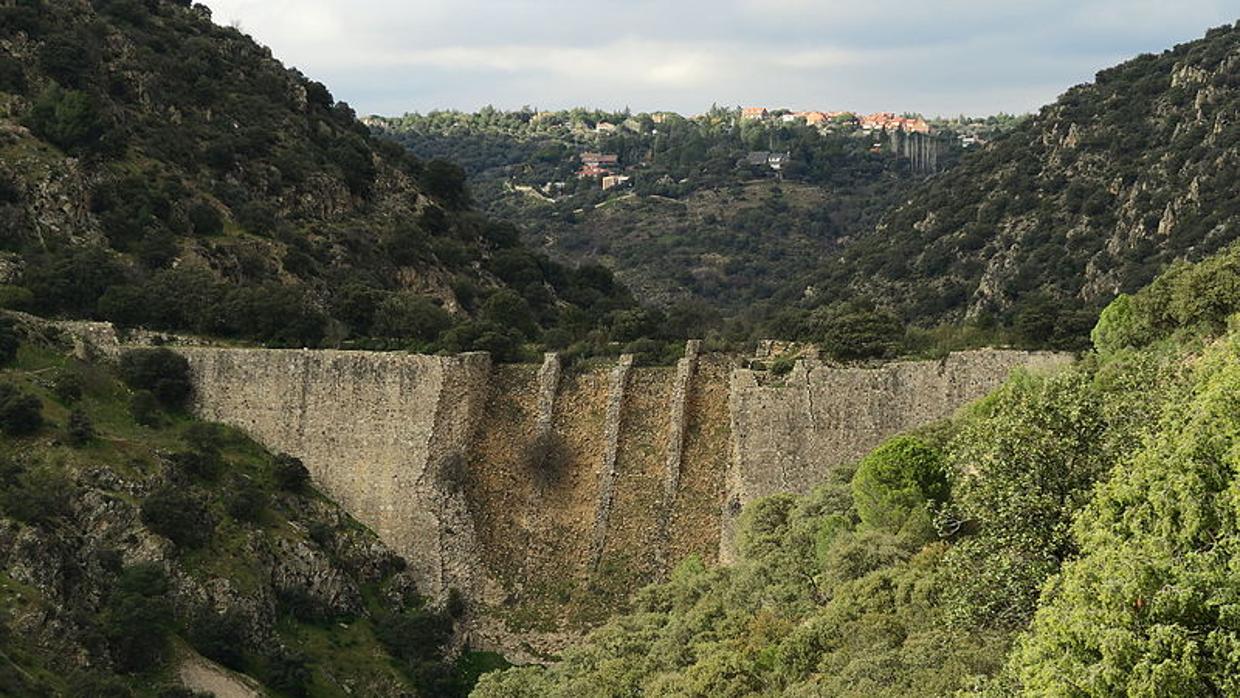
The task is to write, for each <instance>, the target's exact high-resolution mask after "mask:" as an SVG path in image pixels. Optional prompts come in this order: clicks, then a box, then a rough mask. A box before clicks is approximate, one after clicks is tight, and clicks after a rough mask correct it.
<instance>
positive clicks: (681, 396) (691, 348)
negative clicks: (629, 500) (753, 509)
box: [655, 339, 702, 579]
mask: <svg viewBox="0 0 1240 698" xmlns="http://www.w3.org/2000/svg"><path fill="white" fill-rule="evenodd" d="M701 347H702V341H701V340H699V339H691V340H689V341H688V342H686V343H685V355H684V358H682V359H680V360H679V361H677V362H676V378H675V382H674V383H673V384H672V396H671V400H670V405H669V410H668V431H667V459H666V461H665V462H664V470H663V501H662V502H661V506H660V509H659V527H658V533H657V536H658V538H657V540H656V547H655V573H656V574H657V575H658V576H659V578H660V579H662V578H664V577H666V576H667V545H668V531H669V529H670V527H671V520H672V509H673V508H674V507H675V505H676V492H677V490H679V489H680V468H681V465H682V461H683V459H684V454H685V427H686V415H687V412H686V404H687V403H688V401H689V387H690V383H691V382H692V380H693V374H694V372H695V371H696V370H697V362H698V352H699V351H700V350H701Z"/></svg>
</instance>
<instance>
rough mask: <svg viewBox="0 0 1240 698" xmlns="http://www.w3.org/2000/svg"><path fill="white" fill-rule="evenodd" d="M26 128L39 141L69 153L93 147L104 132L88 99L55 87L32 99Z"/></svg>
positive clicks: (103, 126)
mask: <svg viewBox="0 0 1240 698" xmlns="http://www.w3.org/2000/svg"><path fill="white" fill-rule="evenodd" d="M26 125H27V126H29V127H30V130H31V131H33V132H34V133H35V134H36V135H38V136H39V137H40V138H44V139H46V140H48V141H50V142H51V143H54V144H55V145H57V146H60V147H61V148H63V149H65V150H70V151H76V150H79V149H82V148H84V147H87V146H89V145H91V144H93V143H94V142H96V141H98V140H99V137H100V136H102V135H103V133H104V131H105V130H106V129H107V122H106V121H105V120H104V118H103V116H102V114H101V113H100V111H99V108H98V107H97V106H96V105H95V101H94V100H93V99H92V98H91V97H90V95H88V94H86V93H85V92H79V91H77V90H65V89H62V88H61V87H60V86H58V85H55V84H53V85H50V86H48V87H47V88H45V89H44V90H43V91H42V92H41V93H39V96H38V97H36V98H35V100H34V103H33V104H32V105H31V106H30V113H29V114H28V115H27V117H26Z"/></svg>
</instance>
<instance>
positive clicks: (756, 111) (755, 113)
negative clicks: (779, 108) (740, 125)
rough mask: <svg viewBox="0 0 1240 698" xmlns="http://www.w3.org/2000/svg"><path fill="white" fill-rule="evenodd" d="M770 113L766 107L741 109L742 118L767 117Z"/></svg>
mask: <svg viewBox="0 0 1240 698" xmlns="http://www.w3.org/2000/svg"><path fill="white" fill-rule="evenodd" d="M770 114H771V113H770V112H769V111H767V109H766V107H745V108H744V109H741V118H742V119H765V118H766V117H768V116H770Z"/></svg>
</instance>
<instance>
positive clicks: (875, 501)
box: [852, 436, 948, 537]
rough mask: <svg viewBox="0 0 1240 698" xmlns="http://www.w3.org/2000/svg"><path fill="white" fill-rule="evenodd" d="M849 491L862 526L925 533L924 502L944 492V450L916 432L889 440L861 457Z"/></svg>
mask: <svg viewBox="0 0 1240 698" xmlns="http://www.w3.org/2000/svg"><path fill="white" fill-rule="evenodd" d="M852 493H853V505H854V506H855V507H856V510H857V515H858V516H860V517H861V523H862V524H864V525H865V526H867V527H869V528H873V529H877V530H883V531H887V532H889V533H900V532H902V531H908V532H909V533H910V534H912V535H914V536H917V537H929V536H928V534H929V533H931V530H930V521H931V517H930V512H929V509H928V507H930V506H934V505H942V504H943V503H944V502H946V501H947V497H948V484H947V470H946V468H945V467H944V458H943V454H942V453H940V452H939V451H938V450H937V449H934V448H931V447H930V446H928V445H926V444H925V443H924V442H923V441H921V440H920V439H918V438H916V437H912V436H897V437H895V438H893V439H889V440H888V441H886V442H885V443H883V445H881V446H879V447H878V448H876V449H874V450H873V451H872V452H871V453H870V454H869V455H868V456H866V457H865V458H864V459H862V461H861V463H860V465H858V467H857V472H856V474H854V475H853V480H852ZM910 529H916V530H915V531H913V530H910Z"/></svg>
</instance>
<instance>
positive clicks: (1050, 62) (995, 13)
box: [206, 0, 1240, 115]
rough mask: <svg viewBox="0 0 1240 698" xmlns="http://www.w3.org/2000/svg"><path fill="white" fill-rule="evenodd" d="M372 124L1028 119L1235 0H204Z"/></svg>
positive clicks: (1223, 16) (1213, 20)
mask: <svg viewBox="0 0 1240 698" xmlns="http://www.w3.org/2000/svg"><path fill="white" fill-rule="evenodd" d="M206 4H207V5H208V6H210V7H211V8H212V10H213V12H214V18H215V21H216V22H218V23H220V24H230V23H234V22H235V23H237V24H238V25H239V26H240V27H241V29H242V30H243V31H245V32H247V33H249V34H250V35H252V36H253V37H254V38H255V39H257V40H258V41H259V42H261V43H264V44H266V45H268V46H270V47H271V49H272V50H273V52H274V53H275V55H276V57H278V58H280V59H281V60H283V61H284V62H285V63H286V64H288V65H291V66H296V67H298V68H300V69H301V70H302V71H303V72H304V73H306V74H307V75H308V76H310V77H312V78H314V79H316V80H319V81H321V82H323V83H325V84H326V85H327V86H328V87H329V88H330V89H331V90H332V93H333V94H334V95H335V96H336V98H337V99H343V100H345V101H347V102H349V103H350V104H351V105H353V107H354V108H355V109H356V110H357V111H358V113H360V114H371V113H374V114H385V115H394V114H401V113H404V112H407V111H421V112H426V111H430V110H432V109H447V108H455V109H465V110H474V109H477V108H478V107H481V106H484V105H487V104H492V105H495V106H496V107H501V108H516V107H520V106H522V105H531V106H534V107H538V108H542V109H559V108H566V107H573V106H592V107H602V108H623V107H625V106H628V107H631V108H632V109H634V110H635V111H653V110H658V109H669V110H674V111H679V112H681V113H685V114H691V113H697V112H701V111H703V110H705V109H707V108H708V107H710V105H711V104H712V103H718V104H721V105H733V106H734V105H762V106H769V107H789V108H794V109H823V110H832V109H849V110H858V111H867V112H869V111H879V110H888V111H897V112H903V111H919V112H923V113H925V114H927V115H936V114H944V115H946V114H957V113H966V114H991V113H995V112H999V111H1007V112H1025V111H1031V110H1034V109H1036V108H1037V107H1039V106H1040V105H1042V104H1044V103H1046V102H1049V101H1052V100H1054V99H1055V97H1056V96H1058V95H1059V94H1060V93H1062V92H1063V91H1064V89H1066V88H1067V87H1069V86H1071V85H1073V84H1076V83H1079V82H1085V81H1088V80H1090V79H1092V77H1093V75H1094V73H1095V72H1096V71H1097V70H1099V69H1100V68H1104V67H1107V66H1109V65H1113V64H1115V63H1117V62H1119V61H1121V60H1123V59H1125V58H1128V57H1131V56H1134V55H1136V54H1138V53H1142V52H1157V51H1161V50H1162V49H1164V48H1169V47H1171V46H1172V45H1173V44H1176V43H1179V42H1183V41H1187V40H1190V39H1194V38H1197V37H1200V36H1201V35H1202V34H1204V32H1205V30H1206V29H1207V28H1208V27H1212V26H1216V25H1219V24H1223V23H1228V22H1234V21H1235V20H1236V19H1237V17H1236V15H1237V14H1240V13H1238V12H1237V11H1236V10H1237V6H1236V2H1235V0H1227V1H1223V0H920V1H919V2H911V1H907V0H899V1H897V0H848V1H840V0H709V1H708V0H593V1H592V0H571V1H570V0H404V1H402V0H350V1H346V0H206Z"/></svg>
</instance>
